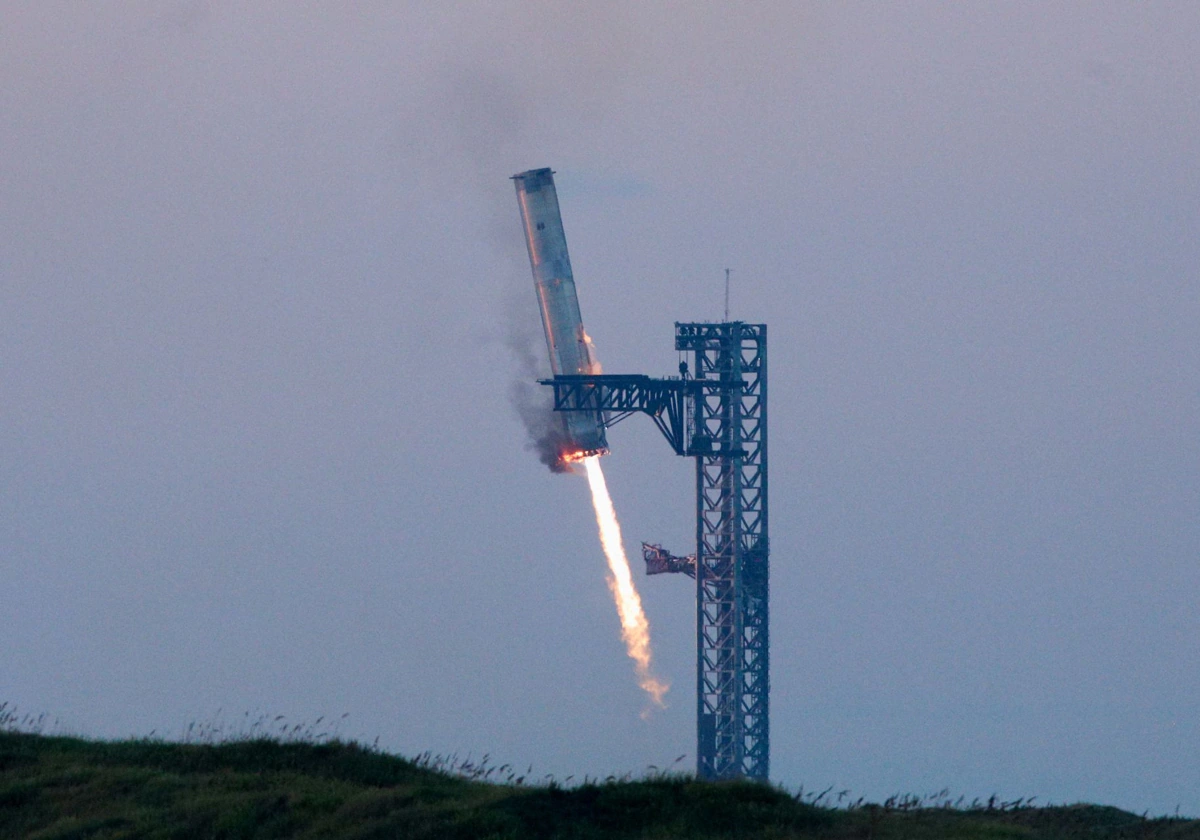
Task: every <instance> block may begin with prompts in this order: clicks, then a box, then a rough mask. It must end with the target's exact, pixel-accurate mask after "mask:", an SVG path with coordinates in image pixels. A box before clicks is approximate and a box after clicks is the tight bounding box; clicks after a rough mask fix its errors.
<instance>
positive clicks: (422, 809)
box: [0, 728, 1200, 840]
mask: <svg viewBox="0 0 1200 840" xmlns="http://www.w3.org/2000/svg"><path fill="white" fill-rule="evenodd" d="M310 734H311V733H310ZM529 775H530V774H529V773H517V772H516V771H514V770H513V769H512V768H510V767H507V766H506V765H500V766H498V767H492V766H491V765H490V764H489V763H488V761H487V760H486V757H485V759H483V760H481V761H478V762H472V761H458V760H457V759H454V758H439V757H436V756H431V755H424V756H420V757H419V758H418V760H416V761H410V760H407V759H403V758H399V757H396V756H392V755H387V754H385V753H383V752H380V751H379V750H377V749H375V748H372V747H367V746H363V745H361V744H354V743H345V742H340V741H336V740H331V741H328V742H318V743H313V742H306V741H299V740H292V741H285V740H281V739H280V738H277V737H263V736H255V737H240V738H237V739H235V740H232V741H227V742H223V743H168V742H163V741H157V740H151V739H145V740H131V741H118V742H109V741H90V740H83V739H79V738H68V737H48V736H45V735H41V734H36V733H31V732H27V731H12V729H11V728H10V730H9V731H6V732H0V837H5V838H9V837H13V838H16V837H28V838H44V839H45V840H49V838H58V840H65V839H66V838H191V837H196V838H200V837H204V838H274V837H311V838H332V837H346V838H385V837H387V838H391V837H402V838H472V840H479V838H830V839H831V840H832V838H880V840H882V839H883V838H915V839H916V840H921V838H929V840H935V838H1089V839H1090V840H1104V839H1105V838H1113V839H1114V840H1115V838H1162V840H1168V839H1169V840H1185V838H1200V821H1197V820H1185V819H1176V818H1158V819H1148V818H1146V817H1140V816H1137V815H1135V814H1130V813H1127V812H1125V811H1121V810H1118V809H1116V808H1107V807H1099V806H1091V805H1072V806H1062V807H1033V806H1032V805H1031V804H1029V803H1027V802H1025V801H1023V800H1018V801H1015V802H1000V801H998V800H995V799H992V800H990V801H987V802H974V803H962V802H961V801H957V802H956V801H952V800H950V799H949V798H948V796H946V795H944V792H943V793H941V794H935V795H933V796H932V797H915V796H906V797H893V798H891V799H889V800H887V801H886V802H884V803H882V804H871V803H865V802H862V801H858V802H854V803H849V804H848V805H843V806H842V807H834V806H832V805H827V804H825V803H827V802H832V801H834V800H835V799H836V795H829V794H830V792H829V791H825V792H822V793H821V794H815V795H814V794H804V793H803V792H801V793H799V794H791V793H788V792H786V791H784V790H781V789H779V788H776V787H772V786H769V785H760V784H751V783H747V782H735V783H722V784H714V783H706V782H698V781H696V780H695V779H693V778H691V777H690V776H686V775H682V774H676V773H663V772H652V774H651V775H650V776H649V777H647V778H645V779H642V780H628V779H606V780H592V779H586V780H584V782H583V783H581V784H577V785H568V784H566V783H564V784H559V783H558V782H557V781H555V780H552V779H551V780H549V781H547V780H546V779H545V778H543V779H539V780H538V781H537V783H536V784H531V783H530V782H529ZM485 779H487V780H491V779H497V780H499V781H485Z"/></svg>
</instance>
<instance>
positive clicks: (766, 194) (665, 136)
mask: <svg viewBox="0 0 1200 840" xmlns="http://www.w3.org/2000/svg"><path fill="white" fill-rule="evenodd" d="M567 5H568V4H554V3H549V2H516V1H515V0H513V2H491V3H482V2H478V3H459V4H425V3H407V4H406V3H381V2H358V3H337V4H334V3H315V2H294V0H289V2H282V0H269V1H268V0H263V2H256V3H253V4H245V3H232V2H200V0H188V2H174V3H167V2H148V0H142V2H132V1H131V2H125V3H120V4H115V3H113V4H108V3H78V2H64V1H63V0H58V1H57V2H56V0H39V2H36V3H33V2H29V3H24V2H20V0H9V2H5V3H0V113H2V114H3V119H0V571H2V572H3V580H4V588H3V592H4V595H3V599H2V601H0V606H2V618H0V621H2V622H3V624H2V626H3V631H4V637H5V646H4V652H3V653H2V654H0V699H2V700H6V701H8V702H10V703H15V704H16V705H18V706H19V707H20V708H21V709H23V710H26V711H32V712H46V713H48V714H50V715H51V716H53V717H57V718H59V719H60V720H61V721H62V726H63V727H64V728H66V729H68V730H70V731H77V732H82V733H87V734H95V735H103V736H125V735H130V734H145V733H148V732H150V731H151V730H156V731H158V732H159V733H165V734H168V735H171V734H180V733H182V732H183V730H184V729H185V728H186V726H187V725H188V723H190V722H193V721H210V720H213V719H216V718H218V716H219V717H220V719H223V720H225V721H227V722H230V723H232V722H233V721H235V720H236V719H237V718H240V717H241V715H242V714H243V713H245V712H250V713H252V714H256V713H259V712H263V713H269V714H283V715H287V716H288V718H289V719H290V720H294V721H312V720H314V719H315V718H317V717H318V716H319V715H326V716H339V715H342V714H344V713H348V714H349V718H348V719H347V722H346V724H344V725H343V728H342V733H343V734H344V735H348V736H359V737H364V738H366V739H368V740H370V739H374V738H375V737H376V736H378V737H379V739H380V744H381V746H384V747H386V748H388V749H391V750H395V751H400V752H404V753H409V754H412V753H415V752H418V751H422V750H426V749H429V750H433V751H434V752H443V753H448V752H454V751H457V752H459V753H460V754H466V753H468V752H471V753H473V754H475V755H476V756H478V755H480V754H482V753H485V752H488V753H491V755H492V756H494V757H495V759H496V760H497V761H508V762H512V763H514V764H518V765H521V766H525V765H528V764H532V765H533V767H534V770H535V772H536V773H554V774H556V775H557V776H559V778H563V777H565V776H567V775H570V774H574V775H576V776H577V777H578V776H582V775H583V774H584V773H590V774H593V775H595V774H608V773H613V772H616V773H622V772H625V771H634V772H639V771H641V770H642V769H644V768H645V767H646V766H647V765H650V764H656V765H660V766H662V765H664V764H669V763H670V762H671V761H672V760H673V759H674V758H675V757H676V756H677V755H679V754H681V753H687V754H688V758H687V760H686V761H685V764H686V765H687V766H689V767H690V766H691V764H692V762H693V756H692V753H693V750H694V747H695V744H694V733H693V726H694V661H693V660H694V647H693V646H694V629H693V628H694V596H693V591H692V589H690V588H689V587H688V585H687V582H686V581H684V580H676V579H662V578H653V579H649V580H646V579H644V578H642V577H641V576H640V573H639V577H638V580H639V584H640V585H641V588H642V591H643V595H644V599H645V604H646V611H647V613H648V615H649V618H650V621H651V624H652V628H653V636H654V642H655V654H656V657H657V660H658V670H659V671H660V672H661V673H662V674H663V676H665V677H666V678H668V679H670V680H671V681H672V683H673V688H672V691H671V693H670V695H669V698H668V699H669V702H670V704H671V705H670V707H669V708H668V709H667V710H666V711H663V712H658V713H655V714H653V715H651V716H650V717H649V719H648V720H642V719H641V718H640V717H639V714H640V713H641V712H642V711H643V709H644V708H645V701H644V699H643V696H642V695H641V693H640V691H639V689H638V688H637V686H636V684H635V682H634V679H633V674H632V669H631V667H630V665H629V662H628V660H627V659H626V658H625V656H624V653H623V649H622V645H621V642H620V638H619V634H618V626H617V621H616V616H615V613H614V610H613V608H612V605H611V602H610V598H609V593H608V591H607V589H606V587H605V584H604V560H603V557H602V555H601V553H600V548H599V544H598V541H597V539H596V533H595V527H594V524H593V521H592V516H591V510H590V504H589V501H588V496H587V488H586V484H585V482H584V481H583V480H582V479H580V478H573V477H569V476H568V477H564V476H552V475H550V474H549V473H548V472H547V471H546V470H545V468H544V467H543V466H542V465H540V464H539V463H538V462H537V460H536V458H535V457H534V456H533V455H532V454H531V453H530V452H528V451H526V450H525V448H524V438H523V432H522V430H521V427H520V423H519V422H518V419H517V417H516V415H515V412H514V411H513V409H512V407H511V405H510V402H509V394H510V391H511V388H512V384H513V381H514V379H515V378H516V377H518V376H519V375H521V374H520V366H519V364H518V362H517V361H516V360H515V358H514V354H513V353H512V351H511V346H512V345H513V344H514V343H516V344H520V343H521V342H526V341H529V340H532V341H534V347H535V349H537V350H538V352H539V353H540V352H541V347H540V345H538V344H537V342H540V341H541V338H540V335H539V334H538V332H537V331H538V324H537V310H536V306H535V301H534V296H533V292H532V281H531V280H530V277H529V269H528V262H527V258H526V256H525V253H524V246H523V244H522V240H521V232H520V223H519V218H518V214H517V208H516V201H515V198H514V196H513V191H512V185H511V183H510V182H509V180H508V176H510V175H512V174H513V173H515V172H518V171H521V170H524V169H529V168H533V167H539V166H552V167H554V168H555V169H556V170H557V172H558V185H559V194H560V199H561V201H562V205H563V213H564V221H565V226H566V230H567V237H568V241H569V243H570V247H571V252H572V260H573V263H574V267H575V275H576V278H577V281H578V284H579V289H580V300H581V305H582V309H583V314H584V319H585V321H586V323H587V324H588V329H589V332H590V333H591V334H592V336H593V337H594V338H595V340H596V343H597V347H598V351H599V354H600V357H601V359H602V361H603V362H604V364H605V368H606V370H608V371H611V372H632V373H652V374H668V373H671V372H673V370H674V367H675V364H676V361H677V359H676V356H675V353H674V351H673V350H672V340H673V339H672V336H673V332H672V330H673V328H672V324H673V322H674V321H676V320H701V319H716V318H719V316H720V313H721V305H722V300H721V296H722V281H723V272H722V269H724V268H725V267H726V266H729V267H731V268H732V269H733V270H734V289H733V315H734V316H735V317H737V318H739V319H742V320H750V321H765V322H767V323H768V324H769V325H770V335H771V347H770V354H771V377H772V378H771V409H770V410H771V418H772V427H771V457H772V460H771V475H772V482H773V483H772V496H771V506H772V517H771V519H772V525H773V528H772V548H773V556H772V620H773V623H772V653H773V658H772V677H773V693H772V703H773V709H772V747H773V750H772V771H773V776H774V778H775V779H776V780H777V781H779V782H781V783H784V784H787V785H789V786H793V787H794V786H796V785H799V784H801V783H803V784H805V785H806V786H807V787H814V786H819V787H825V786H826V785H830V784H833V785H837V786H838V787H839V788H840V787H845V788H850V789H851V790H853V791H854V792H855V794H856V795H859V794H862V795H867V796H869V797H884V796H887V795H889V794H891V793H897V792H915V793H922V792H928V791H933V790H937V789H939V788H941V787H943V786H948V787H950V788H951V789H952V790H953V791H955V792H956V793H964V794H966V795H967V796H968V797H970V796H974V795H980V796H987V795H989V794H991V793H993V792H995V793H998V794H1000V795H1001V796H1004V797H1008V798H1015V797H1017V796H1033V795H1036V796H1038V797H1039V798H1040V799H1041V800H1043V801H1045V800H1053V801H1073V800H1079V799H1084V800H1091V801H1101V802H1106V803H1111V804H1117V805H1121V806H1124V807H1127V808H1132V809H1136V810H1138V811H1141V810H1143V809H1149V810H1150V811H1151V812H1168V811H1173V810H1174V809H1175V807H1176V805H1179V806H1181V809H1182V811H1183V812H1184V813H1192V814H1200V781H1198V779H1200V777H1198V776H1197V774H1196V772H1195V771H1196V763H1195V756H1196V755H1197V754H1200V700H1198V699H1197V698H1200V673H1198V671H1197V668H1196V664H1195V663H1196V662H1197V661H1198V660H1200V618H1198V613H1197V610H1196V601H1197V595H1198V594H1200V520H1198V514H1200V444H1198V441H1200V341H1198V338H1200V336H1198V332H1200V326H1198V325H1200V276H1198V273H1200V272H1198V268H1197V267H1198V265H1200V245H1198V244H1197V242H1198V237H1197V227H1198V226H1197V217H1198V215H1200V213H1198V211H1200V183H1198V180H1200V179H1198V177H1197V167H1196V160H1197V158H1198V157H1200V110H1198V109H1197V107H1196V92H1197V90H1200V78H1198V76H1200V73H1198V65H1200V61H1198V59H1197V58H1196V56H1197V55H1200V8H1198V7H1196V6H1195V5H1194V4H1191V3H1182V2H1176V3H1162V2H1139V3H1130V2H1089V3H1074V2H1060V3H1054V4H1045V3H1033V2H1028V3H1024V2H1018V3H1004V4H984V3H955V2H945V3H935V2H912V3H904V4H899V3H897V4H867V3H833V2H823V3H821V2H789V3H784V2H778V3H774V2H764V3H756V4H752V5H747V4H726V7H725V8H724V9H722V10H713V9H708V10H705V8H706V7H705V6H703V5H701V4H683V3H665V2H650V3H647V2H636V3H635V2H627V3H624V2H610V3H606V4H592V5H590V6H584V5H583V4H570V6H571V10H570V11H565V9H566V8H567ZM715 5H716V4H708V6H715ZM582 9H587V10H582ZM657 434H658V433H657V432H656V431H655V430H654V429H653V427H652V426H651V424H649V423H647V422H645V421H644V420H640V419H638V418H634V419H631V420H629V421H627V422H626V423H625V424H623V425H620V426H617V427H616V428H615V429H613V430H611V431H610V434H609V439H610V442H611V444H612V446H613V454H612V455H611V456H610V457H609V458H608V459H606V461H605V469H606V472H607V474H608V478H609V484H610V487H611V489H612V491H613V496H614V500H615V503H616V506H617V511H618V513H619V514H620V515H621V518H622V524H623V527H624V530H625V534H626V538H627V541H628V542H630V543H632V544H634V545H636V544H637V542H638V541H639V540H642V539H648V540H653V541H661V542H664V543H665V544H667V545H668V546H670V547H672V548H675V549H676V550H677V551H680V552H685V551H687V550H690V548H689V544H690V543H691V541H692V540H693V534H694V523H693V505H694V502H693V498H692V491H693V484H692V465H691V463H690V462H688V461H685V460H684V459H680V458H676V457H674V456H673V455H672V454H671V453H670V451H669V449H668V448H667V446H666V444H665V443H664V442H663V441H661V440H659V439H658V437H657ZM218 710H221V711H218Z"/></svg>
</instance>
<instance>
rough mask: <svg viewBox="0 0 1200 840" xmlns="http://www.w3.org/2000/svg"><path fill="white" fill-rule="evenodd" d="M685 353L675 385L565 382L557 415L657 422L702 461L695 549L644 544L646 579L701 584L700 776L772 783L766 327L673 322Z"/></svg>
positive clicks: (644, 380) (634, 380) (678, 446)
mask: <svg viewBox="0 0 1200 840" xmlns="http://www.w3.org/2000/svg"><path fill="white" fill-rule="evenodd" d="M675 349H676V350H678V351H680V352H682V353H687V354H690V359H691V365H690V375H689V366H688V364H687V363H684V364H681V365H680V373H681V376H680V378H678V379H676V378H667V379H653V378H651V377H649V376H642V375H605V374H602V375H564V376H556V377H554V379H548V380H543V384H546V385H552V386H553V387H554V408H555V410H557V411H591V412H598V413H600V415H601V416H603V417H604V418H605V425H608V426H611V425H613V424H614V423H616V422H617V421H619V420H622V419H624V418H625V417H628V416H630V415H631V414H634V413H644V414H648V415H650V417H651V418H652V419H653V420H654V422H655V424H656V425H657V426H658V428H659V429H660V430H661V431H662V433H663V435H664V436H665V437H666V438H667V441H668V442H669V443H670V444H671V446H672V448H673V449H674V450H675V452H676V453H677V454H679V455H686V456H690V457H694V458H695V459H696V553H695V555H692V556H688V557H674V556H672V555H671V554H669V553H668V552H666V551H665V550H663V549H662V547H661V546H658V545H650V544H647V543H643V556H644V557H645V559H646V569H647V573H648V574H658V573H662V572H683V573H685V574H687V575H689V576H691V577H694V578H695V580H696V772H697V774H698V775H699V776H701V777H702V778H708V779H729V778H738V777H746V778H751V779H764V780H765V779H766V778H767V776H768V771H769V762H770V725H769V710H770V703H769V692H770V648H769V644H768V642H769V635H768V620H767V619H768V594H769V592H768V583H769V573H768V572H769V562H768V560H769V547H770V542H769V539H768V534H767V327H766V325H765V324H745V323H742V322H740V321H723V322H721V323H677V324H676V325H675Z"/></svg>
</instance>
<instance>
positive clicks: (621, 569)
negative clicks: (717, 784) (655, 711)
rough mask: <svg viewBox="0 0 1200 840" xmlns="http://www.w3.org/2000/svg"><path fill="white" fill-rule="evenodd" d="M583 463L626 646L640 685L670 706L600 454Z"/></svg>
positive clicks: (659, 700) (609, 584) (663, 706)
mask: <svg viewBox="0 0 1200 840" xmlns="http://www.w3.org/2000/svg"><path fill="white" fill-rule="evenodd" d="M583 466H584V469H585V470H586V471H587V480H588V486H589V487H590V488H591V490H592V507H593V508H595V510H596V524H597V526H599V528H600V545H601V546H602V547H603V548H604V556H605V557H606V558H608V570H609V577H608V588H609V589H610V590H612V594H613V600H615V601H616V603H617V615H619V616H620V618H621V638H622V639H624V640H625V650H626V652H627V653H628V654H629V658H630V659H632V660H633V662H634V666H633V669H634V671H635V672H636V673H637V678H638V685H640V686H641V687H642V689H643V690H644V691H645V692H646V693H647V694H649V695H650V697H651V699H652V700H653V701H654V703H655V705H657V706H658V707H659V708H666V703H664V702H663V695H665V694H666V693H667V689H669V688H670V687H671V685H670V683H667V682H664V681H662V680H660V679H659V678H658V677H656V676H654V673H653V671H652V669H651V661H650V623H649V622H648V621H647V620H646V614H645V613H644V612H643V611H642V599H641V598H640V597H638V593H637V588H636V587H634V585H633V575H632V573H631V572H630V571H629V560H628V559H627V558H626V557H625V546H624V544H623V543H622V542H621V525H620V524H619V523H618V522H617V513H616V511H615V510H614V509H613V503H612V497H611V496H609V495H608V485H607V484H606V483H605V481H604V472H603V471H602V470H601V469H600V458H599V457H598V456H596V455H589V456H587V457H585V458H584V459H583Z"/></svg>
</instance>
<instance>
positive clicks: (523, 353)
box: [504, 295, 570, 473]
mask: <svg viewBox="0 0 1200 840" xmlns="http://www.w3.org/2000/svg"><path fill="white" fill-rule="evenodd" d="M529 297H530V298H532V295H529ZM519 303H520V301H518V300H517V299H516V298H515V297H513V298H510V307H511V309H512V311H511V312H510V317H509V319H508V321H509V330H508V334H507V335H506V336H505V342H504V343H505V346H506V347H508V349H509V350H510V351H511V352H512V355H513V360H514V361H515V362H516V363H517V378H516V379H514V380H513V381H512V384H511V385H509V389H508V399H509V402H510V403H511V404H512V407H513V409H515V410H516V412H517V417H518V418H520V420H521V423H522V425H524V426H525V433H526V435H527V437H528V440H527V442H526V444H525V448H526V449H529V450H531V451H533V452H536V453H537V456H538V460H539V461H541V462H542V463H543V464H545V465H546V466H547V467H549V468H550V471H551V472H556V473H562V472H570V468H569V467H568V466H567V465H566V464H564V463H563V462H562V459H561V458H560V457H559V455H560V453H561V452H562V451H563V449H564V448H565V447H566V443H567V439H566V428H565V427H564V425H563V420H562V417H561V416H559V415H558V414H555V413H554V406H553V401H552V397H551V395H550V392H549V389H548V388H545V387H543V386H541V385H538V384H537V379H538V378H540V377H541V376H542V375H543V374H542V369H543V368H542V364H541V363H540V362H539V356H538V354H537V349H536V348H537V346H538V344H539V343H540V339H541V336H540V335H538V334H536V333H534V332H533V330H532V329H530V327H529V319H528V318H526V317H522V314H523V313H520V312H519V311H518V309H517V306H518V304H519ZM528 303H529V302H528V301H527V302H526V304H528ZM523 308H526V309H527V308H528V306H526V307H523Z"/></svg>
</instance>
